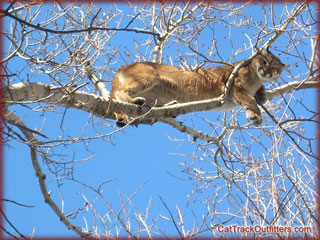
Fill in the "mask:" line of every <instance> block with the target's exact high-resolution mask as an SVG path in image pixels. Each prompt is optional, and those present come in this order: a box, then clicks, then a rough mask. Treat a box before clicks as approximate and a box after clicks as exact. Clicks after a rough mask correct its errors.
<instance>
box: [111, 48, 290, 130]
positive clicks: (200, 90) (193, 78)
mask: <svg viewBox="0 0 320 240" xmlns="http://www.w3.org/2000/svg"><path fill="white" fill-rule="evenodd" d="M237 63H239V62H237ZM237 63H236V64H237ZM236 64H234V65H233V66H232V65H222V66H218V67H213V68H202V69H197V70H192V71H185V70H182V69H180V68H178V67H175V66H168V65H163V64H157V63H152V62H137V63H133V64H130V65H126V66H123V67H121V68H120V70H119V71H118V72H117V74H116V76H115V78H114V80H113V83H112V92H111V98H112V99H116V100H120V101H123V102H129V103H133V104H138V105H146V104H147V106H149V107H152V106H164V105H168V104H171V103H185V102H191V101H198V100H205V99H210V98H215V97H218V96H220V95H221V94H223V93H224V91H225V85H226V82H227V80H228V78H229V75H230V74H231V72H232V70H233V69H234V66H235V65H236ZM288 68H289V65H284V64H283V63H281V61H280V59H279V58H278V57H276V56H275V55H273V54H272V53H271V52H270V51H269V49H268V48H264V49H262V50H261V51H260V53H258V55H257V56H255V57H254V58H253V59H252V60H251V62H250V63H248V64H247V65H246V66H243V67H241V68H240V69H239V71H238V74H237V76H236V78H235V79H234V82H233V85H232V86H231V89H230V95H229V96H227V97H226V99H225V102H224V104H223V105H222V106H221V107H219V108H215V109H213V110H214V111H228V110H231V109H233V108H235V107H237V106H239V105H241V106H242V107H244V108H245V109H246V117H247V118H248V119H250V120H251V121H252V122H253V123H254V124H255V125H259V124H261V122H262V119H261V112H260V109H259V107H258V105H257V102H259V103H261V104H263V103H265V102H266V100H267V99H266V95H265V88H264V86H263V82H272V81H275V80H277V79H278V78H279V76H280V74H281V72H282V71H283V70H286V69H288ZM114 115H115V117H116V121H117V125H118V126H120V127H122V126H124V125H125V124H127V123H128V121H129V119H128V116H126V115H125V114H122V113H114Z"/></svg>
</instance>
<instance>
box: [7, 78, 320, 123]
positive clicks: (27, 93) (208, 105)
mask: <svg viewBox="0 0 320 240" xmlns="http://www.w3.org/2000/svg"><path fill="white" fill-rule="evenodd" d="M314 79H315V77H314V78H310V80H307V81H302V82H298V81H296V82H291V83H288V84H286V85H283V86H281V87H278V88H275V89H273V90H271V91H268V92H267V97H268V99H269V100H271V99H273V98H275V97H277V96H279V95H281V94H284V93H288V92H292V91H296V90H299V89H308V88H317V86H318V84H319V83H318V81H315V80H314ZM222 100H223V96H220V97H218V98H214V99H207V100H202V101H196V102H188V103H180V104H175V105H171V106H166V107H154V108H152V109H148V108H144V107H139V106H136V105H134V104H130V103H124V102H119V101H115V100H114V101H112V102H109V101H106V100H104V99H103V98H102V97H100V96H97V95H94V94H89V93H86V92H81V91H73V90H72V89H71V88H68V87H60V86H59V87H58V86H53V85H48V84H44V83H30V82H25V83H17V84H13V85H11V86H9V87H7V88H6V89H5V97H4V101H5V104H6V106H10V105H13V104H19V103H23V104H27V103H37V102H42V103H48V104H53V105H57V106H62V107H66V108H76V109H79V110H82V111H85V112H88V113H92V114H94V115H96V116H97V117H100V118H112V119H113V118H114V116H113V114H112V113H113V112H123V113H126V114H128V115H130V116H135V117H137V118H138V119H137V120H136V121H135V123H136V124H139V123H145V124H151V123H153V122H155V121H157V119H160V118H164V117H172V116H177V115H180V114H185V113H190V112H199V111H207V110H211V109H214V108H216V107H219V106H221V104H222V103H221V102H222Z"/></svg>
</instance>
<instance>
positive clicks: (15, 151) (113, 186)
mask: <svg viewBox="0 0 320 240" xmlns="http://www.w3.org/2000/svg"><path fill="white" fill-rule="evenodd" d="M266 5H267V4H266ZM120 6H121V7H120ZM120 6H119V8H123V7H124V6H123V5H120ZM109 7H110V5H103V6H102V8H103V9H104V10H106V9H108V8H109ZM267 7H268V6H266V8H267ZM282 8H283V5H282V4H276V7H275V11H276V13H277V14H276V16H279V15H280V12H281V9H282ZM126 11H129V10H126ZM244 12H245V14H247V15H246V16H248V17H250V16H251V17H253V18H254V19H256V21H257V22H259V21H262V22H263V21H264V15H263V10H262V9H261V7H259V6H255V5H253V6H250V7H248V8H246V9H245V10H244ZM278 13H279V15H278ZM42 18H44V15H40V16H39V18H38V19H39V20H41V19H42ZM128 19H129V18H128ZM5 20H6V19H5ZM237 20H238V21H240V20H244V19H241V17H239V19H237ZM278 21H279V19H277V18H276V23H278ZM123 22H124V24H125V23H126V21H125V20H124V21H123ZM5 23H6V24H7V23H8V22H7V20H6V21H5ZM6 27H7V25H6ZM132 27H135V25H134V24H133V25H132ZM212 29H214V32H213V31H212ZM229 30H230V32H232V36H231V37H230V38H229V37H228V35H229ZM220 32H221V34H217V33H220ZM243 32H246V33H247V34H248V35H250V34H256V33H257V30H253V29H245V28H236V27H232V28H231V29H226V28H224V27H223V26H221V25H219V24H212V25H210V26H208V27H207V28H205V29H204V30H203V31H202V33H201V35H203V36H201V38H199V41H200V44H202V45H203V46H202V47H201V48H200V52H202V53H204V54H206V52H207V51H208V46H210V45H211V44H212V42H213V41H214V38H215V40H216V41H217V46H218V49H219V53H220V55H221V56H222V57H223V58H224V59H225V60H226V61H228V60H231V59H229V57H230V56H231V55H232V50H231V48H230V44H231V43H232V44H234V45H233V49H234V50H237V49H238V48H239V47H240V48H242V47H243V45H244V44H248V40H247V38H246V37H245V36H243V35H242V33H243ZM298 34H300V33H299V32H298ZM219 36H220V37H219ZM269 37H270V36H266V37H265V38H264V40H267V39H268V38H269ZM148 38H149V37H148V36H145V35H143V34H134V33H118V34H117V35H116V36H115V37H114V38H113V40H112V41H111V42H110V44H114V45H113V46H111V47H110V48H109V49H112V47H120V51H121V52H122V53H123V54H124V52H125V51H126V49H125V48H127V49H130V50H131V56H130V57H128V59H127V60H128V61H130V60H131V61H135V60H136V59H137V56H138V55H139V51H140V53H141V52H144V50H145V49H144V48H143V47H141V48H136V46H135V42H134V40H136V41H137V42H139V41H140V42H142V41H144V40H146V39H148ZM289 40H290V39H289V38H288V36H287V35H284V36H283V37H280V38H279V39H278V40H277V41H276V42H275V43H274V45H273V46H274V47H273V49H272V50H273V52H274V53H275V54H276V55H279V54H280V58H281V60H282V62H284V63H286V64H292V65H293V62H295V61H297V59H298V58H290V56H285V54H283V53H281V50H283V49H285V46H287V45H288V42H289ZM169 45H170V48H169V47H168V48H167V49H166V50H165V51H164V54H165V56H164V62H166V61H167V59H170V58H172V59H173V60H174V63H175V64H179V58H178V57H179V51H180V52H182V53H183V54H185V51H188V49H187V48H183V47H181V49H179V48H178V47H177V46H176V45H175V44H174V43H172V42H170V43H169ZM6 46H7V45H6V43H5V47H6ZM298 50H299V51H304V52H305V53H307V54H310V46H309V45H308V42H307V41H306V44H305V46H303V47H301V46H300V45H299V46H298ZM250 55H251V51H246V52H244V53H243V54H239V56H237V58H236V59H232V61H238V60H241V59H244V58H246V57H248V56H250ZM186 56H188V55H186ZM190 56H191V57H190V58H186V59H187V60H188V63H189V64H190V65H193V64H194V63H195V62H196V61H198V60H200V61H201V60H202V59H196V58H193V57H192V55H190ZM60 57H61V59H63V58H64V57H65V56H64V55H63V54H62V55H61V56H60ZM215 57H216V56H210V59H214V58H215ZM116 60H117V61H119V62H116V63H115V64H114V65H112V66H111V68H112V69H114V70H116V69H117V68H118V67H119V66H120V65H123V64H125V63H124V62H123V61H122V60H121V58H119V59H116ZM146 60H151V56H150V59H146ZM214 60H215V59H214ZM298 60H299V59H298ZM15 61H16V62H15ZM15 61H13V62H12V63H11V64H12V65H11V70H12V69H14V70H16V71H17V72H19V71H21V76H22V78H23V79H24V80H26V79H27V78H28V77H27V75H26V74H27V73H29V72H28V71H29V69H28V68H26V69H22V68H21V66H23V64H22V63H21V62H22V61H21V60H18V59H17V60H15ZM14 64H16V66H15V67H13V66H14ZM20 64H21V65H20ZM96 65H97V66H98V67H103V65H104V61H103V57H101V59H99V60H98V61H97V62H96ZM302 68H304V69H302ZM304 71H305V66H304V65H303V63H300V62H299V67H292V68H291V69H290V73H288V72H285V73H283V74H282V79H281V80H279V82H278V83H276V84H275V85H273V86H270V87H271V88H273V87H276V86H277V84H283V83H284V82H287V81H292V76H294V75H298V74H299V72H304ZM113 74H114V73H113V72H111V73H110V72H108V73H105V75H104V78H105V79H110V80H111V79H112V76H113ZM66 75H67V74H66ZM30 77H31V78H30V79H31V81H42V82H50V79H49V78H48V77H47V76H46V75H44V74H39V73H38V72H33V73H30ZM66 80H67V79H66ZM295 80H301V79H295ZM106 85H107V87H108V88H109V89H110V82H109V83H106ZM301 96H303V101H304V103H305V104H307V105H308V107H309V108H310V109H313V110H314V111H316V101H315V99H316V98H315V97H316V95H315V91H314V90H306V91H301V92H298V93H297V94H296V95H295V97H296V98H297V99H299V98H300V97H301ZM278 99H279V98H276V99H274V101H277V100H278ZM30 106H32V107H35V106H37V105H36V104H31V105H30ZM291 107H292V108H294V113H295V114H296V116H297V117H302V116H305V111H304V109H303V107H301V105H299V104H298V103H297V102H292V106H291ZM56 109H58V110H59V111H60V113H58V114H56V113H51V112H46V113H44V114H43V112H42V111H40V112H37V113H34V112H33V111H31V110H30V109H28V108H25V107H21V106H12V107H11V108H10V110H14V111H16V114H17V115H18V116H20V117H21V118H23V120H24V121H25V124H26V125H27V126H29V127H30V128H32V129H34V128H40V127H42V128H43V131H42V133H43V134H45V135H47V136H49V137H50V138H53V139H55V138H59V137H61V136H63V137H64V138H71V137H77V136H80V135H81V134H82V132H83V129H84V127H85V126H86V128H85V131H84V133H83V136H85V137H90V136H91V137H94V136H96V135H97V132H99V133H105V134H106V133H108V132H111V131H112V130H115V129H116V128H115V127H114V122H112V121H108V120H99V119H97V118H95V117H93V120H92V119H91V117H90V115H89V114H88V113H84V112H80V111H77V110H74V109H68V110H67V112H66V115H65V116H64V118H63V115H62V113H63V112H64V110H65V109H64V108H59V107H58V108H56ZM230 116H231V113H226V117H227V118H229V117H230ZM223 117H224V113H211V112H210V113H192V114H186V115H183V116H179V117H178V118H177V120H180V121H181V120H183V121H184V122H185V123H186V125H188V126H194V127H195V128H196V129H199V130H201V131H203V132H204V133H207V134H213V136H216V135H217V133H216V132H215V130H214V128H212V127H211V125H210V123H208V122H207V121H205V119H208V120H209V121H212V122H214V121H215V119H221V118H223ZM62 118H63V124H61V122H62ZM237 118H238V121H239V123H240V125H244V124H246V122H247V120H246V119H245V114H244V111H243V110H241V111H240V112H239V114H238V115H237ZM269 120H270V119H269ZM92 122H95V123H96V125H95V126H94V127H92ZM109 124H111V125H112V127H110V128H109V127H108V125H109ZM270 125H271V126H272V125H274V123H270V122H268V121H267V122H266V123H265V126H270ZM220 130H221V127H220V128H217V131H220ZM305 131H306V132H305V134H306V136H309V135H312V136H313V135H314V134H315V125H314V124H306V125H305ZM249 134H256V135H259V134H260V132H259V130H251V131H249V133H248V134H247V133H240V134H239V135H236V139H238V140H239V141H242V142H243V143H244V144H249V142H250V141H249V139H250V138H249V137H250V135H249ZM261 139H263V140H264V141H270V139H268V138H266V137H265V136H264V137H261ZM246 141H247V142H246ZM198 143H203V142H202V141H201V140H198ZM251 144H252V146H251V148H249V149H247V154H252V155H253V156H255V157H257V158H260V157H262V155H261V151H262V150H261V149H260V148H259V146H258V145H259V144H257V143H251ZM313 144H314V143H313ZM302 146H303V145H302ZM212 147H214V146H212ZM255 147H256V149H254V148H255ZM208 148H210V147H207V146H201V145H198V144H196V143H194V142H193V141H192V139H191V138H190V137H188V136H187V135H186V134H183V133H180V132H178V131H177V130H175V129H173V128H172V127H171V126H168V125H166V124H163V123H156V124H154V125H153V126H145V125H140V126H139V127H138V128H136V127H128V128H127V129H124V130H122V131H120V132H118V133H116V134H114V135H112V137H105V139H96V140H94V139H93V140H90V141H87V142H77V143H75V144H73V145H71V146H65V145H61V146H58V147H56V148H55V149H54V150H53V151H54V153H56V154H59V155H60V156H59V157H55V158H54V159H55V160H63V161H75V160H82V159H84V158H89V157H92V159H90V160H88V161H83V162H74V163H73V164H70V165H68V167H70V168H73V170H74V175H73V176H74V178H76V179H78V180H79V181H82V182H84V183H86V184H88V185H91V186H93V187H95V188H98V187H99V185H100V184H101V183H103V182H104V181H110V182H108V183H105V184H104V185H103V189H104V192H103V194H104V196H105V197H106V199H107V200H108V202H109V203H110V204H111V205H112V206H113V208H114V209H115V210H116V211H119V210H120V209H121V199H122V201H124V202H125V201H126V200H127V198H129V197H130V196H131V195H132V194H134V193H135V192H136V191H137V189H138V188H139V187H140V186H143V187H142V188H141V189H140V190H139V191H138V192H137V193H136V194H135V195H134V197H132V199H131V201H130V202H129V203H128V205H127V206H128V209H127V210H128V211H130V214H133V215H134V210H136V211H137V213H143V212H145V210H146V209H147V208H148V204H149V203H150V202H151V208H150V213H149V214H150V220H148V222H149V223H150V222H151V220H152V219H153V218H157V216H158V215H159V214H160V215H162V216H165V217H169V214H168V211H167V209H166V208H165V206H164V205H163V204H162V202H161V200H160V197H161V198H162V199H163V200H164V201H165V203H166V205H167V206H168V207H169V209H170V210H171V211H172V213H174V216H175V217H176V216H177V212H176V206H179V208H180V209H181V210H182V211H183V215H184V220H185V224H186V229H191V228H192V226H193V224H194V221H195V219H194V217H193V216H194V215H195V216H196V220H197V221H198V222H201V220H202V218H203V216H204V215H205V214H206V213H207V209H206V206H205V204H203V203H204V202H206V201H210V198H211V197H212V198H213V196H214V195H215V194H216V193H217V189H219V181H216V182H215V184H216V185H215V187H214V186H211V187H210V188H207V189H204V190H203V192H201V193H200V192H199V193H194V194H193V195H192V197H191V198H190V199H189V200H188V196H189V195H190V194H192V189H196V188H197V187H199V186H198V185H197V184H202V183H196V182H194V181H191V180H190V179H189V177H190V175H188V174H186V173H185V171H186V170H187V169H188V168H187V167H185V166H194V167H195V168H198V169H205V170H206V171H215V168H214V166H213V165H211V164H210V163H209V160H210V159H212V156H210V155H208V156H206V155H205V152H206V151H207V150H208ZM52 153H53V152H52ZM263 154H266V153H265V152H263ZM39 161H40V162H42V160H41V158H39ZM235 166H236V165H235ZM42 167H43V170H44V171H45V172H46V174H47V184H48V189H50V190H52V197H53V199H55V200H57V202H58V203H60V200H59V198H60V197H61V195H59V194H61V192H60V193H59V191H58V189H57V181H55V180H54V179H55V176H54V175H53V174H51V173H50V171H49V169H48V168H46V167H45V166H44V164H43V165H42ZM4 179H5V182H4V193H5V194H4V198H7V199H12V200H15V201H17V202H20V203H23V204H26V205H31V206H33V207H32V208H24V207H21V206H17V205H14V204H12V203H8V202H5V203H4V206H5V212H6V215H7V216H8V217H9V218H10V219H11V221H12V222H13V223H14V224H15V226H17V227H18V229H19V230H20V231H21V232H23V233H24V234H30V233H32V232H33V231H34V232H35V234H36V236H75V234H74V233H73V232H72V231H69V230H67V229H66V227H65V226H64V225H63V224H62V223H61V222H60V221H59V220H58V217H57V216H56V215H55V214H54V213H53V212H52V210H51V209H50V208H49V207H48V206H47V205H46V204H45V203H44V202H43V198H42V196H41V193H40V190H39V186H38V182H37V178H36V176H35V174H34V170H33V168H32V165H31V159H30V152H29V149H28V147H27V146H25V145H23V144H21V143H19V142H17V141H11V142H9V145H6V146H4ZM58 183H61V184H62V185H61V189H62V193H63V199H64V204H65V205H64V207H65V209H66V212H72V211H75V210H77V209H78V208H79V207H82V208H85V207H84V204H85V199H84V197H85V198H87V199H88V200H89V201H90V202H94V206H95V207H96V209H97V211H99V212H101V213H103V212H107V211H108V208H107V207H106V205H105V204H104V203H103V201H102V200H101V199H99V198H97V195H96V193H94V192H92V191H90V189H88V188H86V187H85V186H81V185H79V184H77V183H75V182H72V181H68V180H64V181H58ZM225 193H226V190H225V189H221V190H219V193H217V194H218V195H217V196H222V195H224V194H225ZM59 206H60V205H59ZM130 206H134V208H131V207H130ZM221 207H222V208H223V207H225V209H228V208H229V207H230V206H229V205H228V203H227V202H225V203H223V204H222V206H221ZM129 208H130V210H129ZM83 217H85V218H86V219H87V223H88V225H89V228H91V227H92V225H93V224H95V223H96V222H95V221H97V219H94V218H93V216H92V213H91V212H90V211H88V212H86V211H85V212H84V213H82V214H80V215H79V216H78V218H77V219H76V220H74V223H75V224H78V225H81V226H83V225H84V218H83ZM131 217H132V216H131ZM225 218H226V219H227V218H228V217H227V216H225ZM221 219H222V220H223V219H224V216H222V217H221ZM236 223H238V222H236V221H235V222H234V224H236ZM136 224H137V223H136V222H135V221H134V220H132V227H133V228H134V227H135V226H136ZM240 224H241V223H240ZM116 225H117V226H119V224H116ZM6 226H7V225H6ZM98 226H99V227H101V225H100V224H98ZM158 227H159V228H162V230H164V229H165V232H166V233H167V234H169V235H170V234H172V235H174V236H177V231H176V230H175V227H174V225H173V224H168V223H167V221H165V220H163V219H161V218H160V220H159V221H158ZM122 234H124V232H122ZM207 234H209V233H207ZM204 236H210V235H204Z"/></svg>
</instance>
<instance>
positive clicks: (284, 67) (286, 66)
mask: <svg viewBox="0 0 320 240" xmlns="http://www.w3.org/2000/svg"><path fill="white" fill-rule="evenodd" d="M290 67H291V66H290V65H289V64H286V65H283V67H282V71H284V70H287V69H289V68H290Z"/></svg>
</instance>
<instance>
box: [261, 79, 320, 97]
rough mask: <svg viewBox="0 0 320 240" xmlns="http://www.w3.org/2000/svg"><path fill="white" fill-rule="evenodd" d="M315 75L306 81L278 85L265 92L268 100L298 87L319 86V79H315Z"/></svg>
mask: <svg viewBox="0 0 320 240" xmlns="http://www.w3.org/2000/svg"><path fill="white" fill-rule="evenodd" d="M316 79H317V77H312V78H309V79H308V80H307V81H302V82H300V81H295V82H290V83H288V84H285V85H282V86H280V87H277V88H274V89H272V90H271V91H268V92H266V95H267V98H268V100H272V99H273V98H275V97H278V96H280V95H282V94H285V93H288V92H292V91H295V90H299V89H308V88H317V87H319V81H316Z"/></svg>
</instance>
